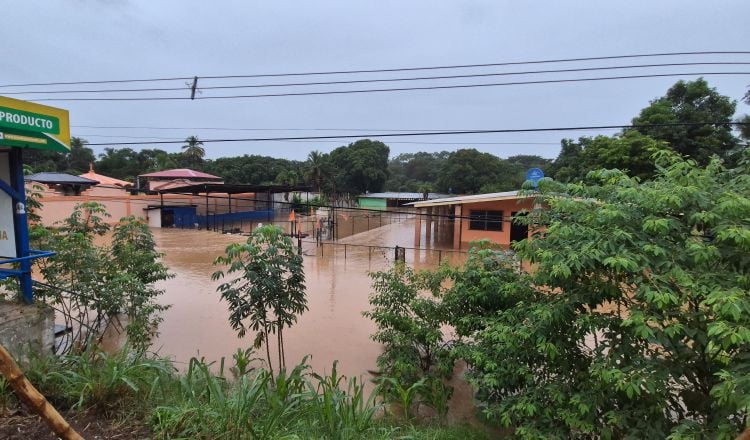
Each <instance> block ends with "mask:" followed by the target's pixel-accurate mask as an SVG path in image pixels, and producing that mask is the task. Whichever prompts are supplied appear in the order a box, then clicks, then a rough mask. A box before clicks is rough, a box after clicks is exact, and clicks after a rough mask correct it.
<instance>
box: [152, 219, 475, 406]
mask: <svg viewBox="0 0 750 440" xmlns="http://www.w3.org/2000/svg"><path fill="white" fill-rule="evenodd" d="M152 232H153V234H154V238H155V239H156V243H157V246H158V250H159V251H160V252H163V253H164V254H165V255H164V259H163V261H164V263H165V264H166V265H167V266H168V267H169V269H170V271H171V272H172V273H173V274H174V275H175V277H174V278H172V279H170V280H166V281H163V282H161V283H159V287H160V288H163V289H165V290H166V293H165V294H164V295H163V296H162V301H163V303H165V304H170V305H171V308H170V309H168V310H167V311H166V312H165V313H164V315H163V318H164V320H163V322H162V323H161V325H160V326H159V336H158V338H157V339H156V341H155V342H154V346H153V348H154V349H155V350H157V351H158V352H159V353H160V354H161V355H166V356H169V357H171V358H173V359H174V360H175V361H176V362H177V363H178V365H181V364H182V363H186V362H188V361H189V359H190V358H191V357H194V356H196V357H204V358H205V359H206V360H207V361H216V362H218V361H219V360H220V359H221V358H222V357H223V358H225V360H226V363H227V365H231V362H232V354H233V353H234V352H236V350H237V349H238V348H240V349H243V350H244V349H246V348H248V347H250V346H251V345H252V340H253V337H254V334H253V333H252V332H248V334H247V335H246V336H245V337H244V338H242V339H240V338H238V337H237V334H236V332H235V331H234V330H233V329H232V328H231V326H230V325H229V323H228V319H227V318H228V315H229V313H228V310H227V304H226V303H225V302H222V301H221V300H220V295H219V294H218V293H217V292H216V287H217V286H218V284H219V281H212V280H211V274H212V273H213V272H214V271H215V270H216V269H217V268H216V267H215V266H214V265H213V260H214V259H215V258H216V257H217V256H219V255H221V254H223V253H224V249H225V248H226V246H227V245H229V244H231V243H234V242H244V241H245V240H246V239H247V237H245V236H242V235H231V234H220V233H217V232H211V231H200V230H179V229H153V230H152ZM413 243H414V222H413V220H405V221H400V222H394V223H391V224H388V225H386V226H382V227H378V228H375V229H372V230H370V231H366V232H363V233H359V234H355V235H353V236H350V237H347V238H345V239H342V240H340V241H339V242H337V244H332V243H324V244H323V245H322V246H321V245H318V244H316V243H315V242H314V241H312V239H310V238H307V239H304V241H303V243H302V244H303V255H304V268H305V278H306V286H307V299H308V307H309V310H308V311H307V312H305V313H304V314H302V315H301V316H300V317H299V321H298V322H297V324H295V325H294V326H293V327H291V328H290V329H287V330H285V332H284V344H285V351H286V362H287V365H293V364H296V363H297V362H299V361H300V360H301V359H302V358H303V357H304V356H307V355H309V356H310V358H309V359H308V363H309V364H310V365H311V366H312V367H313V369H314V370H316V371H318V372H324V371H330V369H331V365H332V364H333V362H334V361H335V360H338V362H339V364H338V370H339V372H340V373H342V374H345V375H347V376H349V377H352V376H355V377H362V378H363V379H365V382H369V379H370V378H371V376H370V374H369V373H368V371H371V370H375V369H376V368H377V367H376V359H377V356H378V354H379V353H380V351H381V346H380V345H379V344H377V343H375V342H373V341H372V340H371V339H370V335H371V334H372V333H373V332H374V331H375V329H376V328H375V325H374V324H373V323H372V321H370V320H369V319H368V318H365V317H364V316H362V312H363V311H365V310H368V308H369V303H368V296H369V295H370V293H371V287H370V285H371V279H370V277H369V275H368V274H369V273H370V272H373V271H379V270H386V269H388V268H389V267H390V266H391V265H392V264H393V258H394V250H393V249H392V247H394V246H396V245H399V246H403V247H413ZM422 243H425V240H424V238H423V239H422ZM344 245H346V246H344ZM381 246H382V248H381ZM443 246H444V245H443ZM443 246H441V245H440V244H435V245H433V247H435V249H436V250H433V251H415V250H413V249H409V250H407V254H406V261H407V263H410V264H412V265H413V266H415V267H417V268H428V267H435V266H436V265H437V264H438V262H439V261H443V262H444V261H447V260H448V259H450V261H454V260H460V259H461V258H462V257H463V254H458V253H452V252H448V251H446V250H445V249H446V248H445V247H443ZM256 354H257V356H258V357H263V358H264V357H265V349H262V350H260V351H258V352H257V353H256ZM271 355H272V359H273V363H274V367H276V360H275V358H274V357H273V356H275V351H274V350H273V349H272V350H271ZM454 382H455V383H453V385H454V386H455V387H456V391H455V394H454V399H453V402H452V405H451V407H452V410H451V413H452V416H451V419H453V420H458V419H462V420H468V419H470V418H471V413H472V412H473V409H472V408H473V405H471V403H470V402H471V400H472V398H471V391H470V390H469V389H468V387H467V386H466V385H465V384H463V382H457V381H454ZM457 410H458V411H457Z"/></svg>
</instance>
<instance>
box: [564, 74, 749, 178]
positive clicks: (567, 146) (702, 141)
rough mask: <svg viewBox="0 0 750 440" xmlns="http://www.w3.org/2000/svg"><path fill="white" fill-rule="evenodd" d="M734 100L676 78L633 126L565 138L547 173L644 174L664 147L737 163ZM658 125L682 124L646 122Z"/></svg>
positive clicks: (701, 82) (699, 159) (700, 157)
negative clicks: (616, 171) (605, 133)
mask: <svg viewBox="0 0 750 440" xmlns="http://www.w3.org/2000/svg"><path fill="white" fill-rule="evenodd" d="M735 108H736V102H735V101H733V100H732V99H730V98H729V97H727V96H724V95H721V94H720V93H719V92H718V91H717V90H716V89H715V88H713V87H710V86H709V85H708V83H707V82H706V81H705V80H704V79H702V78H700V79H697V80H695V81H678V82H677V83H676V84H675V85H674V86H672V87H671V88H670V89H669V90H667V93H666V94H665V95H664V96H662V97H660V98H657V99H655V100H653V101H651V103H650V104H649V105H648V106H647V107H646V108H644V109H643V110H641V111H640V113H639V115H638V116H636V117H635V118H633V120H632V123H633V125H634V126H636V128H634V129H627V130H624V131H622V132H620V133H618V134H615V135H614V136H597V137H594V138H591V137H581V138H580V139H578V141H573V140H571V139H564V140H563V141H562V144H561V147H562V148H561V151H560V154H559V155H558V157H557V159H556V160H555V162H554V163H553V164H552V167H551V169H550V173H549V175H551V176H553V177H554V178H556V179H557V180H561V181H563V182H568V181H578V180H581V179H583V178H585V177H586V174H587V173H588V172H590V171H592V170H595V169H599V168H610V169H611V168H616V169H619V170H623V171H626V172H627V173H628V174H629V175H630V176H635V177H639V178H641V179H649V178H651V177H652V176H653V175H654V172H655V168H654V167H653V166H652V165H651V161H650V160H649V157H650V155H651V154H652V153H653V152H654V151H657V150H665V149H669V150H671V151H674V152H676V153H679V154H682V155H685V156H687V157H690V158H692V159H693V160H695V161H696V162H697V163H698V164H700V165H705V164H707V163H708V162H709V161H710V159H711V157H712V156H713V155H716V156H718V157H719V158H721V159H723V160H724V161H725V162H726V163H727V164H729V165H731V164H734V163H736V160H737V158H738V157H739V154H740V151H741V148H742V143H741V141H740V139H739V138H738V137H737V136H735V133H734V132H733V127H732V125H729V123H731V122H732V121H733V118H734V112H735ZM658 124H685V125H666V126H656V127H646V125H658Z"/></svg>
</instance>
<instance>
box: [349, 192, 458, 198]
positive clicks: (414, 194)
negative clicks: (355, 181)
mask: <svg viewBox="0 0 750 440" xmlns="http://www.w3.org/2000/svg"><path fill="white" fill-rule="evenodd" d="M447 195H448V194H439V193H428V194H427V199H428V200H432V199H439V198H441V197H445V196H447ZM357 198H360V199H392V200H422V199H423V198H424V194H423V193H419V192H379V193H368V194H362V195H359V196H357Z"/></svg>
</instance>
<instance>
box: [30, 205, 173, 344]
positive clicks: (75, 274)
mask: <svg viewBox="0 0 750 440" xmlns="http://www.w3.org/2000/svg"><path fill="white" fill-rule="evenodd" d="M107 217H109V214H108V213H107V212H106V210H105V209H104V207H103V206H102V205H100V204H98V203H94V202H87V203H82V204H79V205H76V207H75V208H74V210H73V213H72V214H71V215H70V217H68V218H66V219H65V220H64V221H62V222H60V223H58V224H56V225H55V227H54V228H45V227H44V226H42V225H40V224H33V225H32V226H31V230H30V236H31V237H32V238H33V240H34V242H35V243H34V244H35V245H36V246H38V247H39V248H41V249H50V250H53V251H55V252H56V255H55V256H54V257H52V258H48V259H43V260H40V261H37V262H36V269H37V270H38V271H39V274H40V275H41V276H42V277H43V278H44V280H45V282H46V283H47V284H48V285H52V286H54V287H55V288H56V289H64V290H66V291H69V292H75V295H76V297H75V300H76V301H77V303H78V304H80V305H81V306H83V307H84V308H85V309H89V310H91V311H93V313H92V315H93V317H89V318H92V319H91V320H90V321H81V322H80V323H79V324H81V325H84V326H86V327H88V331H89V334H88V335H85V336H87V337H90V338H92V340H95V339H96V338H98V337H99V336H100V334H101V333H102V332H103V331H104V330H105V329H106V327H107V326H108V325H110V323H111V322H112V320H113V319H117V318H118V317H119V315H120V314H124V315H125V316H126V317H127V319H128V321H127V324H126V326H125V330H126V332H127V335H128V342H129V343H130V344H131V346H134V347H136V348H138V349H139V350H143V349H146V348H147V347H148V345H149V343H150V340H151V338H152V336H153V335H154V334H155V331H156V325H157V324H158V323H159V322H160V316H159V313H160V312H161V311H163V310H165V309H166V306H164V305H160V304H159V303H157V301H156V298H157V297H158V296H159V295H161V294H162V293H163V291H162V290H160V289H156V288H155V287H154V283H156V282H157V281H160V280H164V279H167V278H168V277H169V276H170V275H169V273H168V272H167V269H166V267H165V266H164V265H163V264H162V263H161V262H159V258H160V257H161V254H159V253H157V252H156V251H155V243H154V241H153V237H152V235H151V232H150V231H149V230H148V227H147V226H146V225H145V224H144V223H143V222H141V221H138V220H136V219H135V218H133V217H129V218H124V219H121V221H120V224H119V225H118V226H116V227H115V230H114V238H113V246H112V247H111V248H110V247H109V246H102V245H98V244H97V241H99V240H101V239H102V237H103V236H104V235H105V234H107V233H108V232H109V231H110V227H109V225H108V224H107V223H106V222H105V219H106V218H107ZM56 289H47V288H41V289H38V290H37V295H38V298H39V299H40V300H41V301H44V302H48V303H51V304H53V305H56V306H61V307H69V306H70V304H67V303H65V301H66V300H64V299H62V298H61V297H60V296H59V295H57V291H56ZM87 315H88V312H87ZM76 319H79V320H83V319H85V318H84V317H77V318H76ZM81 342H85V341H81Z"/></svg>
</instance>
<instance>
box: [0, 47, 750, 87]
mask: <svg viewBox="0 0 750 440" xmlns="http://www.w3.org/2000/svg"><path fill="white" fill-rule="evenodd" d="M747 54H750V51H690V52H662V53H645V54H627V55H609V56H598V57H577V58H559V59H549V60H532V61H510V62H499V63H482V64H457V65H445V66H428V67H399V68H390V69H359V70H334V71H319V72H296V73H263V74H247V75H214V76H199V78H201V79H232V78H269V77H285V76H312V75H341V74H359V73H385V72H407V71H418V70H440V69H466V68H477V67H499V66H518V65H525V64H547V63H567V62H580V61H602V60H615V59H629V58H653V57H671V56H693V55H695V56H702V55H747ZM194 77H195V76H182V77H162V78H151V79H119V80H100V81H64V82H47V83H25V84H0V87H29V86H57V85H73V84H115V83H134V82H159V81H186V80H192V79H193V78H194Z"/></svg>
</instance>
